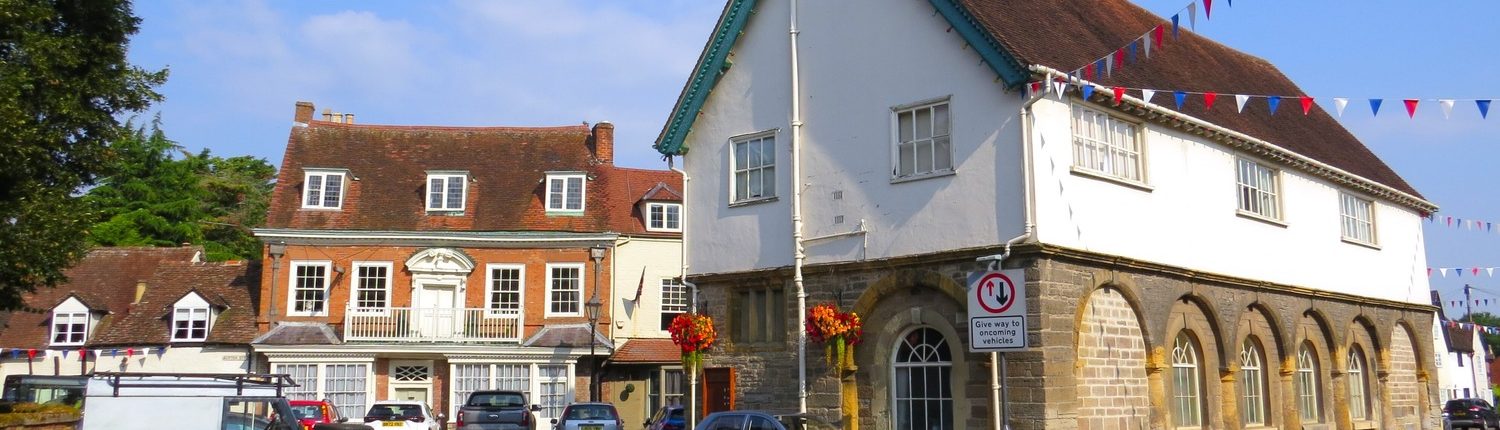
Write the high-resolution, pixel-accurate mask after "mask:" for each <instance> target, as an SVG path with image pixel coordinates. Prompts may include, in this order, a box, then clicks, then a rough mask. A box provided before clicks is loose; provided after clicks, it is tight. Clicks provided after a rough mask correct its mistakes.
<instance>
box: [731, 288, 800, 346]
mask: <svg viewBox="0 0 1500 430" xmlns="http://www.w3.org/2000/svg"><path fill="white" fill-rule="evenodd" d="M773 298H776V299H779V300H773ZM730 300H731V309H735V311H734V313H733V314H731V316H730V320H731V323H730V325H731V327H732V329H733V330H734V331H733V333H732V335H731V339H733V341H734V342H735V343H737V344H743V345H776V344H779V343H781V342H785V341H786V339H787V329H788V323H787V316H786V306H787V302H786V289H785V288H781V287H778V286H774V285H762V286H754V287H748V288H740V289H736V290H735V291H734V296H733V297H732V298H731V299H730ZM773 304H776V305H779V306H778V307H777V308H775V309H774V310H773V309H772V308H771V306H772V305H773Z"/></svg>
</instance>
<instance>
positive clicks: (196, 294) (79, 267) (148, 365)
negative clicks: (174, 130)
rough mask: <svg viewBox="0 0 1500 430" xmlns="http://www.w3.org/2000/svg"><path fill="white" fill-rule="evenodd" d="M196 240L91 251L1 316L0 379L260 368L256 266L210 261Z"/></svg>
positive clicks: (215, 371) (205, 371)
mask: <svg viewBox="0 0 1500 430" xmlns="http://www.w3.org/2000/svg"><path fill="white" fill-rule="evenodd" d="M202 256H203V250H202V248H199V247H173V248H148V247H115V248H94V249H93V250H90V251H89V252H88V254H87V255H85V256H84V257H83V259H81V260H79V262H78V263H77V264H74V265H73V266H72V267H70V268H68V269H67V272H66V275H67V276H68V281H67V282H66V283H64V284H61V285H58V286H57V287H55V288H41V289H38V290H37V291H35V292H32V293H29V294H27V295H26V296H25V298H24V300H25V305H26V306H27V307H30V308H32V309H33V310H22V311H14V312H6V313H4V314H0V321H3V322H4V324H5V326H4V330H3V331H0V347H3V348H4V350H3V351H0V378H3V377H4V376H10V375H81V374H88V373H92V372H200V373H244V372H247V371H251V370H257V369H260V368H261V367H262V365H263V363H260V362H258V361H256V358H255V356H254V354H251V351H250V340H251V339H254V338H255V330H256V328H255V306H254V303H255V302H254V301H255V298H254V297H255V294H256V293H258V288H259V284H260V281H259V278H258V275H259V267H258V266H256V265H252V264H245V263H244V262H227V263H207V262H203V261H202V259H201V258H202Z"/></svg>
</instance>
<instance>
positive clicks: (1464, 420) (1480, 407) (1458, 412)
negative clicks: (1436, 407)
mask: <svg viewBox="0 0 1500 430" xmlns="http://www.w3.org/2000/svg"><path fill="white" fill-rule="evenodd" d="M1443 413H1444V414H1446V415H1448V423H1449V425H1451V426H1452V427H1453V428H1455V429H1458V428H1477V429H1482V430H1490V429H1496V428H1500V415H1497V414H1496V413H1495V407H1494V406H1492V405H1490V402H1486V401H1484V399H1453V400H1449V401H1448V404H1446V405H1443Z"/></svg>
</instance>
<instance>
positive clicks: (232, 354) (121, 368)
mask: <svg viewBox="0 0 1500 430" xmlns="http://www.w3.org/2000/svg"><path fill="white" fill-rule="evenodd" d="M160 348H161V347H159V346H153V347H150V348H146V347H135V348H134V349H135V354H133V355H131V354H127V353H126V349H127V348H123V347H121V348H116V347H108V348H102V349H99V350H95V349H90V351H89V358H88V362H87V363H81V362H80V361H79V359H78V350H77V349H71V350H68V354H67V356H64V355H63V351H62V350H56V349H52V350H37V354H36V358H34V359H32V360H30V365H29V366H28V365H27V357H26V352H25V351H22V352H21V353H20V354H19V355H20V357H18V358H11V355H10V350H6V351H5V354H4V355H3V359H0V381H3V380H4V377H5V376H10V375H27V374H31V375H82V374H85V373H91V372H178V373H246V372H248V371H250V370H252V369H253V370H265V364H264V363H263V362H262V361H261V360H256V359H255V358H254V354H252V353H251V352H250V347H249V346H246V345H239V346H181V347H168V348H166V350H165V351H162V350H161V349H160ZM100 351H102V353H100Z"/></svg>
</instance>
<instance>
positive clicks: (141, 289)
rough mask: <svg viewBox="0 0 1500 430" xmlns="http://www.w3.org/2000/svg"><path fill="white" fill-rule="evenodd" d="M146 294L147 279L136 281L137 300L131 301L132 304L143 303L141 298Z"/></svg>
mask: <svg viewBox="0 0 1500 430" xmlns="http://www.w3.org/2000/svg"><path fill="white" fill-rule="evenodd" d="M145 296H146V281H136V283H135V301H133V302H130V304H132V305H136V304H140V303H141V298H142V297H145Z"/></svg>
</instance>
